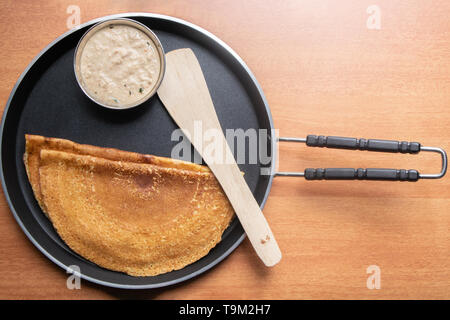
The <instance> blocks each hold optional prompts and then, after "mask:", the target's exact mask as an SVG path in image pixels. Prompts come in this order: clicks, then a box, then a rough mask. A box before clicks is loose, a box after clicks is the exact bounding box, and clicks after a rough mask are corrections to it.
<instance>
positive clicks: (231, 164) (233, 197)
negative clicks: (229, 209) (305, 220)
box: [158, 49, 281, 266]
mask: <svg viewBox="0 0 450 320" xmlns="http://www.w3.org/2000/svg"><path fill="white" fill-rule="evenodd" d="M158 95H159V97H160V99H161V101H162V102H163V104H164V106H165V107H166V109H167V111H168V112H169V114H170V116H171V117H172V118H173V119H174V121H175V122H176V123H177V124H178V126H179V127H180V128H181V130H182V131H183V133H184V134H185V135H186V137H187V138H188V139H190V141H191V143H192V145H193V146H194V147H195V149H196V150H197V151H198V152H199V154H200V155H201V156H202V157H203V159H204V161H205V162H206V163H207V164H208V166H209V168H210V169H211V171H212V172H213V173H214V175H215V176H216V178H217V180H218V181H219V183H220V185H221V186H222V188H223V190H224V192H225V194H226V195H227V197H228V199H229V200H230V203H231V205H232V206H233V208H234V210H235V212H236V215H237V216H238V218H239V220H240V222H241V224H242V226H243V227H244V230H245V232H246V233H247V236H248V238H249V239H250V242H251V243H252V245H253V248H254V249H255V251H256V253H257V254H258V256H259V257H260V258H261V260H262V261H263V262H264V264H265V265H266V266H273V265H275V264H277V263H278V262H279V261H280V259H281V252H280V249H279V247H278V244H277V242H276V240H275V238H274V236H273V234H272V231H271V230H270V227H269V225H268V224H267V221H266V219H265V218H264V215H263V213H262V212H261V209H260V207H259V205H258V203H257V202H256V200H255V198H254V197H253V194H252V192H251V191H250V189H249V187H248V186H247V183H246V182H245V180H244V178H243V176H242V174H241V172H240V170H239V167H238V166H237V164H236V161H235V160H234V157H233V154H232V152H231V150H230V148H229V146H228V144H227V141H226V139H225V137H224V135H223V131H222V128H221V126H220V123H219V120H218V119H217V114H216V111H215V109H214V105H213V102H212V99H211V96H210V94H209V91H208V87H207V85H206V81H205V78H204V76H203V72H202V69H201V67H200V64H199V62H198V60H197V58H196V56H195V55H194V53H193V52H192V50H191V49H179V50H174V51H171V52H169V53H167V54H166V72H165V75H164V80H163V82H162V83H161V86H160V87H159V89H158ZM196 122H197V125H198V123H201V125H202V130H203V132H206V131H207V130H210V129H212V130H216V131H217V132H219V133H220V134H219V135H217V136H216V138H218V137H220V138H219V139H220V141H217V140H216V141H215V142H216V143H218V145H219V146H223V158H224V159H227V161H222V162H219V161H216V159H215V158H214V156H213V155H211V154H210V153H209V152H202V150H203V138H202V139H194V138H191V137H192V136H193V134H194V126H195V125H194V123H196ZM219 143H220V144H219ZM219 148H220V147H219ZM205 149H206V148H205ZM230 160H231V161H230ZM223 162H226V163H223Z"/></svg>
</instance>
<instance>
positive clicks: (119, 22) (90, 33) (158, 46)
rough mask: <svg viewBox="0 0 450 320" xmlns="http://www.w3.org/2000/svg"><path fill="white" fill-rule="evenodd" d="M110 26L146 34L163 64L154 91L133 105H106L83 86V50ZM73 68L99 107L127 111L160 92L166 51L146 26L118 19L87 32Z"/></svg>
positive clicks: (87, 94) (78, 48)
mask: <svg viewBox="0 0 450 320" xmlns="http://www.w3.org/2000/svg"><path fill="white" fill-rule="evenodd" d="M110 25H129V26H132V27H134V28H136V29H138V30H140V31H142V32H144V33H145V34H146V35H147V36H148V37H149V38H150V39H151V40H152V41H153V43H154V44H155V47H156V49H157V51H158V55H159V61H160V63H161V68H160V72H159V76H158V79H157V81H156V84H155V85H154V86H153V89H152V90H151V91H150V92H148V93H147V94H146V95H145V96H143V97H141V98H140V99H138V100H137V101H136V102H134V103H132V104H126V105H121V106H114V105H108V104H105V103H104V102H102V101H99V100H98V99H96V98H95V97H93V96H92V95H90V94H89V92H88V91H87V90H86V88H85V87H84V84H83V78H82V76H81V70H80V59H81V53H82V52H83V49H84V47H85V45H86V43H87V42H88V40H89V39H90V38H91V37H92V36H93V35H94V34H95V33H96V32H97V31H98V30H100V29H103V28H105V27H108V26H110ZM73 68H74V71H75V77H76V79H77V82H78V85H79V86H80V88H81V90H82V91H83V92H84V93H85V94H86V96H87V97H88V98H89V99H91V100H92V101H94V102H95V103H97V104H98V105H100V106H102V107H105V108H108V109H115V110H125V109H131V108H134V107H137V106H139V105H141V104H142V103H144V102H145V101H147V100H148V99H150V98H151V97H152V96H153V95H154V94H155V93H156V91H157V90H158V88H159V86H160V85H161V82H162V80H163V78H164V72H165V69H166V60H165V55H164V49H163V47H162V45H161V42H160V41H159V39H158V37H157V36H156V35H155V34H154V33H153V31H151V30H150V29H149V28H148V27H147V26H145V25H144V24H142V23H140V22H137V21H135V20H131V19H127V18H118V19H110V20H106V21H103V22H100V23H97V24H95V25H94V26H92V27H91V28H90V29H89V30H87V31H86V33H85V34H84V35H83V36H82V37H81V39H80V41H79V42H78V45H77V47H76V49H75V54H74V59H73Z"/></svg>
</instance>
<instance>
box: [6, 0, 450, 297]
mask: <svg viewBox="0 0 450 320" xmlns="http://www.w3.org/2000/svg"><path fill="white" fill-rule="evenodd" d="M71 4H76V5H78V6H79V7H80V9H81V22H86V21H88V20H91V19H93V18H96V17H100V16H103V15H108V14H113V13H120V12H138V11H142V12H155V13H162V14H166V15H171V16H175V17H179V18H182V19H185V20H187V21H190V22H192V23H194V24H197V25H199V26H201V27H203V28H205V29H207V30H208V31H211V32H212V33H214V34H215V35H217V36H218V37H219V38H221V39H222V40H224V41H225V42H226V43H228V44H229V45H230V46H231V47H232V48H233V49H234V50H235V51H236V52H237V53H238V54H239V55H240V56H241V57H242V58H243V59H244V60H245V61H246V63H247V64H248V65H249V67H250V68H251V69H252V71H253V72H254V74H255V75H256V77H257V79H258V80H259V82H260V84H261V85H262V88H263V89H264V92H265V94H266V97H267V99H268V101H269V104H270V106H271V110H272V114H273V117H274V121H275V125H276V127H277V128H278V129H279V130H280V135H282V136H298V137H304V136H306V135H307V134H324V135H341V136H350V137H364V138H381V139H400V140H408V141H419V142H422V143H423V144H424V145H427V146H440V147H443V148H444V149H447V150H448V151H450V111H449V108H450V64H449V61H450V38H449V36H450V20H449V19H448V12H449V11H450V2H449V1H446V0H435V1H428V0H413V1H392V0H376V1H372V0H370V1H368V0H363V1H360V0H353V1H350V0H348V1H295V0H293V1H282V2H281V1H229V0H227V1H193V0H190V1H186V2H185V1H168V0H161V1H144V0H142V1H132V0H130V1H85V0H83V1H81V0H77V1H72V0H70V1H60V0H47V1H39V2H38V1H12V0H7V1H2V2H1V4H0V30H1V31H2V41H1V42H0V66H1V72H0V100H1V101H2V108H3V107H4V105H5V104H6V101H7V99H8V96H9V93H10V91H11V89H12V87H13V86H14V83H15V81H16V80H17V78H18V77H19V75H20V74H21V72H22V71H23V70H24V69H25V68H26V66H27V65H28V63H29V62H30V61H31V59H32V58H33V57H34V56H35V55H36V54H38V53H39V51H40V50H42V49H43V48H44V47H45V46H46V45H47V44H48V43H49V42H51V41H52V40H53V39H55V38H56V37H57V36H59V35H60V34H62V33H64V32H65V31H67V19H68V17H69V14H68V13H67V11H66V10H67V7H68V6H69V5H71ZM372 4H376V5H377V6H378V8H379V9H380V10H381V25H380V27H381V28H380V29H369V28H368V27H367V23H368V22H367V20H368V19H371V18H370V16H371V15H373V14H374V12H373V11H370V10H369V11H370V13H368V12H367V11H366V10H367V8H368V7H369V6H370V5H372ZM371 21H372V20H370V21H369V25H373V24H371ZM372 22H373V21H372ZM375 25H376V24H375ZM279 151H280V169H283V170H303V168H305V167H355V168H358V167H388V168H389V167H393V168H406V169H408V168H416V169H419V170H422V171H423V172H437V171H439V170H440V159H439V157H438V156H437V155H432V154H425V153H422V154H419V155H400V154H381V153H369V152H359V151H358V152H357V151H342V150H331V149H328V150H326V149H319V148H306V147H305V146H304V145H296V144H287V143H284V144H282V145H281V147H280V150H279ZM449 207H450V179H449V177H448V176H447V177H446V178H444V179H441V180H422V181H419V182H417V183H408V182H405V183H400V182H364V181H349V182H338V181H336V182H333V181H331V182H308V181H305V180H303V179H301V178H276V179H275V182H274V184H273V188H272V191H271V193H270V197H269V200H268V201H267V205H266V207H265V208H264V213H265V215H266V217H267V219H268V221H269V222H270V224H271V226H272V228H273V232H274V234H275V235H276V237H277V240H278V242H279V245H280V247H281V249H282V251H283V253H284V256H283V259H282V261H281V263H280V264H279V265H277V266H276V267H274V268H271V269H268V268H265V267H264V266H263V265H262V263H261V262H260V261H258V259H257V258H256V256H255V254H254V253H253V250H252V248H251V246H250V245H249V242H248V241H247V240H246V241H244V243H243V244H242V245H241V246H240V247H239V248H238V249H237V250H236V251H235V252H234V253H233V254H231V255H230V256H229V257H228V258H227V259H226V260H225V261H224V262H222V263H220V264H219V265H218V266H217V267H215V268H213V269H212V270H210V271H209V272H207V273H206V274H204V275H202V276H200V277H198V278H196V279H194V280H191V281H188V282H185V283H182V284H180V285H176V286H172V287H169V288H164V289H159V290H143V291H125V290H117V289H111V288H103V287H101V286H97V285H93V284H90V283H88V282H86V281H82V284H81V289H80V290H68V289H67V288H66V279H67V275H66V273H65V272H64V271H63V270H61V269H60V268H59V267H57V266H56V265H54V264H53V263H52V262H50V261H49V260H48V259H47V258H45V257H44V255H42V254H41V253H40V252H39V251H38V250H37V249H36V248H35V247H34V246H33V245H32V244H31V242H30V241H29V240H28V239H27V238H26V236H25V235H24V233H23V232H22V230H21V229H20V227H19V226H18V225H17V223H16V221H15V220H14V218H13V216H12V214H11V213H10V210H9V208H8V206H7V204H6V201H5V198H4V196H3V194H2V195H1V196H0V298H19V299H24V298H25V299H28V298H37V299H53V298H62V299H80V298H82V299H85V298H86V299H93V298H162V299H184V298H186V299H198V298H199V299H201V298H204V299H209V298H215V299H227V298H236V299H241V298H243V299H245V298H250V299H257V298H263V299H266V298H272V299H308V298H312V299H319V298H325V299H330V298H331V299H338V298H343V299H361V298H363V299H372V298H373V299H381V298H387V299H391V298H407V299H410V298H411V299H412V298H414V299H420V298H427V299H428V298H447V299H448V298H450V209H449ZM371 265H376V266H378V267H379V268H380V270H381V289H379V290H377V289H374V290H369V289H368V288H367V286H366V280H367V278H368V276H369V274H367V273H366V270H367V268H368V267H369V266H371Z"/></svg>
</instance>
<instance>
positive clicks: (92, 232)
mask: <svg viewBox="0 0 450 320" xmlns="http://www.w3.org/2000/svg"><path fill="white" fill-rule="evenodd" d="M24 161H25V166H26V168H27V174H28V177H29V180H30V183H31V185H32V188H33V191H34V193H35V196H36V199H37V200H38V202H39V204H40V205H41V207H42V209H43V211H44V212H46V214H47V216H48V217H49V219H50V220H51V222H52V223H53V226H54V227H55V229H56V231H57V232H58V234H59V235H60V237H61V238H62V239H63V240H64V241H65V242H66V243H67V245H68V246H69V247H70V248H71V249H72V250H74V251H75V252H77V253H78V254H80V255H81V256H83V257H85V258H86V259H88V260H90V261H92V262H94V263H96V264H97V265H99V266H101V267H104V268H107V269H111V270H115V271H122V272H125V273H128V274H130V275H133V276H152V275H157V274H161V273H165V272H169V271H172V270H177V269H181V268H183V267H184V266H186V265H188V264H190V263H193V262H195V261H197V260H198V259H200V258H202V257H203V256H205V255H206V254H207V253H208V252H209V251H210V250H211V249H212V248H213V247H214V246H215V245H216V244H217V243H218V242H219V241H220V240H221V236H222V233H223V231H224V230H225V229H226V228H227V226H228V225H229V223H230V221H231V219H232V217H233V209H232V207H231V205H230V203H229V201H228V199H227V198H226V196H225V194H224V192H223V190H222V188H221V187H220V185H219V183H218V182H217V180H216V178H215V177H214V175H213V174H212V173H211V171H210V170H209V169H208V168H207V167H204V166H200V165H196V164H193V163H188V162H183V161H179V160H174V159H167V158H161V157H154V156H148V155H141V154H138V153H132V152H126V151H120V150H116V149H105V148H100V147H94V146H88V145H79V144H76V143H74V142H71V141H68V140H63V139H55V138H45V137H40V136H31V135H27V136H26V152H25V155H24Z"/></svg>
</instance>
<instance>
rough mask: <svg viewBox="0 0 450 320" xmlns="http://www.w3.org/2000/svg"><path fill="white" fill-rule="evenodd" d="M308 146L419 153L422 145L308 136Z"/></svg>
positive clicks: (405, 142)
mask: <svg viewBox="0 0 450 320" xmlns="http://www.w3.org/2000/svg"><path fill="white" fill-rule="evenodd" d="M306 145H307V146H310V147H327V148H337V149H353V150H368V151H383V152H401V153H417V152H419V151H420V143H418V142H407V141H394V140H376V139H356V138H345V137H332V136H330V137H327V136H316V135H308V136H307V137H306Z"/></svg>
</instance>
